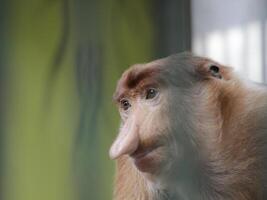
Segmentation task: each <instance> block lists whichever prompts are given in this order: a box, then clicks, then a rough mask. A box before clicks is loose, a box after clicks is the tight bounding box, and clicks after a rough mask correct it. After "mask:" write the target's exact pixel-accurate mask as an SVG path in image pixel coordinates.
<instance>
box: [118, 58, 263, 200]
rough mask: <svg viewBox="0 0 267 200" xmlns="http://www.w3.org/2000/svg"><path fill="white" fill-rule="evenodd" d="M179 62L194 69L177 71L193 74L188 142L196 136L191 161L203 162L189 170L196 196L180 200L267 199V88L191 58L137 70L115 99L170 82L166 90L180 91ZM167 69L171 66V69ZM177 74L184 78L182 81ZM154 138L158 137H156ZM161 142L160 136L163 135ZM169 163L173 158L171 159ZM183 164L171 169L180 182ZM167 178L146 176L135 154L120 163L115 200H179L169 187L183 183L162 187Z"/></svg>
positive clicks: (189, 76) (121, 85) (167, 60)
mask: <svg viewBox="0 0 267 200" xmlns="http://www.w3.org/2000/svg"><path fill="white" fill-rule="evenodd" d="M174 63H177V66H178V65H179V63H180V65H182V66H184V65H190V66H191V69H189V67H188V68H185V69H180V68H178V67H177V66H176V67H177V71H178V70H183V71H186V75H187V76H185V81H183V83H184V85H185V88H186V92H185V93H186V94H187V93H190V94H188V95H189V97H188V98H187V99H186V102H187V103H188V105H189V106H188V110H190V113H191V112H192V115H193V116H191V114H190V116H189V117H190V120H192V123H191V122H188V121H185V122H184V123H188V127H189V128H185V130H187V129H188V130H191V131H189V134H188V135H190V134H191V133H192V136H188V135H187V136H186V137H185V140H184V142H187V138H191V137H192V141H193V144H192V151H191V150H188V152H190V153H189V154H190V155H188V156H189V157H187V158H188V159H189V160H190V159H191V158H190V157H196V159H195V160H193V159H192V160H193V161H192V162H193V163H195V162H196V163H197V165H196V170H195V169H194V166H195V165H189V166H191V167H192V169H190V168H187V169H188V171H190V170H192V173H194V175H192V176H193V178H194V179H196V181H197V183H194V184H193V185H194V187H195V188H193V187H192V188H190V187H186V190H189V191H190V190H191V189H192V193H194V192H195V193H196V195H195V196H194V195H193V196H191V198H190V197H189V196H187V197H180V198H181V199H193V200H194V199H203V200H263V199H265V198H267V197H266V194H265V190H266V183H265V182H266V175H267V174H266V153H267V151H266V150H267V149H266V147H267V144H266V141H267V140H266V137H267V136H266V134H267V92H266V91H267V90H266V89H265V88H263V87H259V86H253V87H250V86H248V85H247V84H246V83H245V82H244V81H242V80H240V79H239V78H238V77H236V75H235V74H234V73H233V72H232V70H231V69H230V68H227V67H224V66H222V65H220V64H218V63H215V62H213V61H211V60H209V59H206V58H200V57H195V56H193V55H188V54H185V55H179V56H177V57H176V56H174V57H169V58H165V59H162V60H158V61H154V62H152V63H150V64H146V65H145V66H143V65H142V66H139V67H136V66H135V67H133V68H131V69H130V70H128V71H127V72H126V73H125V74H124V75H123V76H122V79H121V80H120V82H119V84H118V87H117V91H116V93H115V99H116V100H117V101H119V99H120V98H122V97H130V98H133V99H134V98H135V97H136V96H138V95H141V94H142V92H143V90H144V88H147V85H151V84H152V85H155V84H157V85H159V84H165V85H166V87H168V84H172V85H174V87H175V88H176V87H177V86H176V82H175V81H177V82H179V81H180V79H183V77H179V76H178V75H179V73H180V72H181V71H178V72H179V73H178V72H177V71H171V72H170V71H168V69H169V68H171V67H170V66H172V65H174ZM210 63H213V64H214V63H215V64H216V65H218V66H219V67H220V73H221V75H222V80H219V79H216V78H215V77H212V76H211V74H210V72H209V66H210ZM165 65H166V66H169V68H168V69H165V67H164V66H165ZM166 68H167V67H166ZM173 68H174V67H173ZM176 72H177V73H178V74H176ZM176 76H177V79H179V78H180V79H179V80H176V79H175V77H176ZM188 79H191V80H188ZM187 81H188V82H187ZM177 84H180V82H179V83H177ZM188 88H190V89H188ZM183 90H184V89H183ZM187 91H189V92H187ZM181 108H183V107H181ZM188 110H186V114H187V111H188ZM179 112H180V111H179ZM181 112H182V111H181ZM188 112H189V111H188ZM140 117H141V115H140ZM160 117H161V118H162V120H164V119H165V118H164V114H163V115H162V116H160ZM141 130H143V129H140V132H142V131H141ZM144 130H146V129H144ZM152 132H153V131H152ZM142 137H143V136H142ZM152 137H154V138H155V136H153V135H152ZM145 138H147V139H145ZM157 138H160V137H158V136H157ZM141 140H142V141H143V142H142V143H141V144H142V145H143V146H145V145H144V144H148V143H149V141H150V143H153V142H154V141H153V139H151V134H150V135H147V136H144V138H141ZM176 140H177V138H176ZM179 140H181V139H180V138H179ZM179 140H178V142H179ZM145 141H148V142H145ZM182 142H183V141H182ZM190 144H191V142H190ZM142 145H141V146H142ZM148 146H149V145H148ZM140 148H141V147H140ZM163 155H164V154H163ZM166 159H168V160H170V158H166ZM173 162H175V160H174V161H173ZM185 162H187V161H186V160H185ZM189 164H190V162H189ZM159 166H160V165H159ZM175 166H176V165H175ZM177 166H179V165H177ZM177 166H176V167H175V168H172V169H171V175H170V176H173V177H171V178H173V179H174V180H176V179H177V180H179V179H180V175H179V176H177V178H175V176H176V171H175V170H177V171H178V172H179V170H180V169H179V167H177ZM173 170H174V171H173ZM167 174H168V172H167V173H166V172H164V173H163V175H162V174H158V173H152V172H151V173H143V172H140V171H139V170H138V169H137V168H136V167H135V166H134V164H133V162H132V160H131V159H130V158H129V156H128V155H123V156H121V157H119V158H118V160H117V172H116V182H115V193H114V195H115V196H114V198H115V199H116V200H157V199H158V200H163V199H178V198H177V196H175V195H172V194H171V193H169V190H171V189H169V188H175V189H177V188H178V189H177V190H179V185H177V186H176V185H175V183H176V182H172V183H171V185H167V186H166V185H164V186H161V185H160V186H158V185H157V181H158V177H162V176H163V177H165V176H166V177H167V176H168V175H167ZM184 176H185V180H187V179H190V178H192V177H190V176H191V175H190V174H189V175H187V174H186V173H185V175H184ZM181 179H182V178H181ZM176 187H177V188H176ZM164 188H165V189H164ZM185 194H190V192H188V193H186V192H185Z"/></svg>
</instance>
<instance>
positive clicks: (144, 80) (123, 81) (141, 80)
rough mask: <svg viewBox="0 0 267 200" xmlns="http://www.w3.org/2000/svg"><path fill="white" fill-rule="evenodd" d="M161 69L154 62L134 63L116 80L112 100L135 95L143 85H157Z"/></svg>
mask: <svg viewBox="0 0 267 200" xmlns="http://www.w3.org/2000/svg"><path fill="white" fill-rule="evenodd" d="M161 71H162V70H161V69H160V67H159V66H158V65H156V64H150V63H148V64H135V65H133V66H131V67H130V68H129V69H128V70H126V71H125V72H124V73H123V75H122V77H121V78H120V80H119V81H118V84H117V88H116V91H115V93H114V96H113V98H114V100H115V101H119V100H120V99H121V98H123V97H124V96H135V95H137V94H138V93H140V92H141V91H142V90H143V89H144V88H145V87H148V86H156V85H159V84H160V82H161V80H160V74H161Z"/></svg>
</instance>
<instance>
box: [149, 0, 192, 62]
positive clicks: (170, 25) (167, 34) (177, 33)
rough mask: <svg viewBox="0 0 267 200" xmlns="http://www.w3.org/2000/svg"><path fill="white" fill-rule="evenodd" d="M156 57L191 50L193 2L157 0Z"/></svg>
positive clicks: (185, 0)
mask: <svg viewBox="0 0 267 200" xmlns="http://www.w3.org/2000/svg"><path fill="white" fill-rule="evenodd" d="M154 18H155V24H157V25H158V26H157V30H156V31H157V32H156V42H155V45H156V46H155V48H156V57H163V56H167V55H169V54H172V53H177V52H181V51H190V50H191V1H190V0H179V1H177V0H170V1H164V0H156V1H155V9H154Z"/></svg>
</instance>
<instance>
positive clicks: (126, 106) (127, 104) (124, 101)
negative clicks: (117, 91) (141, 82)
mask: <svg viewBox="0 0 267 200" xmlns="http://www.w3.org/2000/svg"><path fill="white" fill-rule="evenodd" d="M120 104H121V107H122V109H123V110H128V109H129V108H130V107H131V104H130V102H129V101H128V100H127V99H122V100H121V101H120Z"/></svg>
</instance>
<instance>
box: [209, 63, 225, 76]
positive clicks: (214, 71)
mask: <svg viewBox="0 0 267 200" xmlns="http://www.w3.org/2000/svg"><path fill="white" fill-rule="evenodd" d="M209 73H210V75H211V76H213V77H215V78H218V79H222V75H221V69H220V67H219V66H218V65H215V64H212V65H210V66H209Z"/></svg>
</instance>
